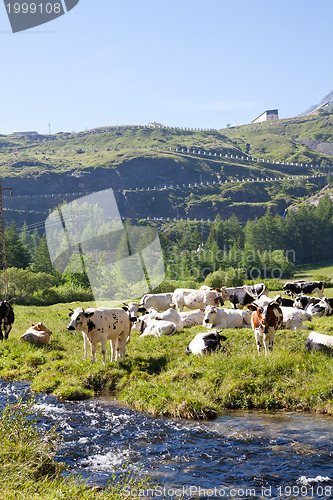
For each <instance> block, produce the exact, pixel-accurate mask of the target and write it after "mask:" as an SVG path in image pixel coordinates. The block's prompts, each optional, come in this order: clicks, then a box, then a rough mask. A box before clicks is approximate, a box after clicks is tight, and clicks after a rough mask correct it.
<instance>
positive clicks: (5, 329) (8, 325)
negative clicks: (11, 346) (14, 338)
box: [3, 322, 12, 340]
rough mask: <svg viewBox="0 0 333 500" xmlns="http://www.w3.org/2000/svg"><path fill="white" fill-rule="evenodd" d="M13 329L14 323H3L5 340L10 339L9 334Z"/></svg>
mask: <svg viewBox="0 0 333 500" xmlns="http://www.w3.org/2000/svg"><path fill="white" fill-rule="evenodd" d="M11 329H12V325H11V324H10V323H6V322H4V323H3V331H4V333H5V340H7V339H8V335H9V333H10V331H11Z"/></svg>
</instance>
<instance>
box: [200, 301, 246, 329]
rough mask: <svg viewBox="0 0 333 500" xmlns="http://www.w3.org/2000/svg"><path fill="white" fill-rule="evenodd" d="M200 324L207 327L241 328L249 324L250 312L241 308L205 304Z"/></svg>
mask: <svg viewBox="0 0 333 500" xmlns="http://www.w3.org/2000/svg"><path fill="white" fill-rule="evenodd" d="M202 324H203V326H207V328H242V327H244V326H250V325H251V313H250V311H247V310H246V311H243V310H241V309H224V308H219V307H215V306H207V307H206V309H205V316H204V319H203V323H202Z"/></svg>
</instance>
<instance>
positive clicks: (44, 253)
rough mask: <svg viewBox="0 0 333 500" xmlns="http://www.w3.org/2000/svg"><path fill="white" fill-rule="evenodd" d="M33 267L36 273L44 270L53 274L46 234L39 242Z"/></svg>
mask: <svg viewBox="0 0 333 500" xmlns="http://www.w3.org/2000/svg"><path fill="white" fill-rule="evenodd" d="M31 268H32V270H33V271H34V272H36V273H39V272H44V273H48V274H52V273H53V272H54V269H53V266H52V263H51V259H50V254H49V250H48V247H47V241H46V236H45V235H43V237H42V238H41V240H40V242H39V245H38V248H37V251H36V255H35V258H34V262H33V264H32V266H31Z"/></svg>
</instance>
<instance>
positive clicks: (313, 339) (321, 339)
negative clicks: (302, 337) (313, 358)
mask: <svg viewBox="0 0 333 500" xmlns="http://www.w3.org/2000/svg"><path fill="white" fill-rule="evenodd" d="M305 348H306V349H308V350H314V351H329V352H331V353H333V335H324V334H323V333H318V332H311V333H310V334H309V336H308V338H307V341H306V344H305Z"/></svg>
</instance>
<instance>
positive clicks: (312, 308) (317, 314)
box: [307, 297, 333, 318]
mask: <svg viewBox="0 0 333 500" xmlns="http://www.w3.org/2000/svg"><path fill="white" fill-rule="evenodd" d="M307 312H308V313H309V314H311V316H312V317H313V318H322V317H323V316H331V315H332V312H333V311H332V308H331V307H330V305H329V303H328V302H327V300H326V298H325V297H324V298H323V299H321V300H320V302H317V304H310V305H309V307H308V308H307Z"/></svg>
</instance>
